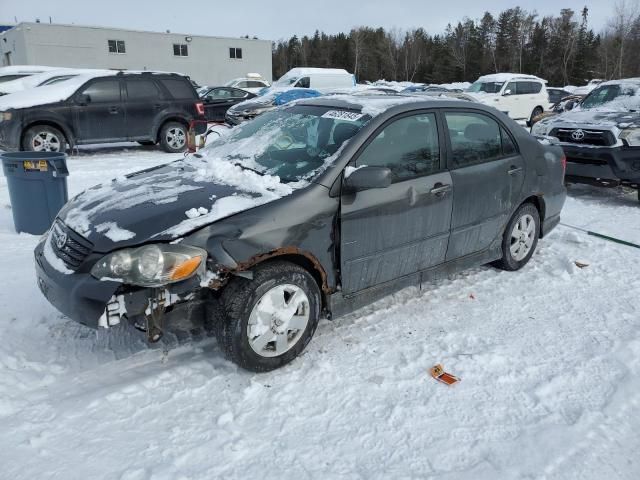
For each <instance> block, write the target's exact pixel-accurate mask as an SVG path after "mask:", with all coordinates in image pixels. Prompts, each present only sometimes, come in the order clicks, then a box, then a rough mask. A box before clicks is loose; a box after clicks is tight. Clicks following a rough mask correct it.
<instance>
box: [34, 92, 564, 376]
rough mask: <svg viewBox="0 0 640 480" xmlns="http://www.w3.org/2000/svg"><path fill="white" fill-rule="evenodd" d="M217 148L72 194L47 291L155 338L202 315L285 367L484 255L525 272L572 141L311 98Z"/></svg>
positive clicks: (439, 105)
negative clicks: (387, 303)
mask: <svg viewBox="0 0 640 480" xmlns="http://www.w3.org/2000/svg"><path fill="white" fill-rule="evenodd" d="M201 153H202V155H200V154H196V155H193V156H190V157H187V158H184V159H180V160H178V161H176V162H174V163H171V164H167V165H163V166H159V167H157V168H154V169H151V170H146V171H142V172H140V173H137V174H132V175H129V176H128V177H127V178H124V179H118V180H116V181H112V182H109V183H106V184H104V185H101V186H96V187H94V188H91V189H89V190H87V191H85V192H84V193H81V194H80V195H78V196H77V197H76V198H74V199H73V200H71V201H70V202H69V203H67V205H66V206H65V207H64V208H63V210H62V211H61V212H60V213H59V215H58V218H57V219H56V221H55V224H54V226H53V228H52V229H51V230H50V232H49V233H48V234H47V235H45V236H44V237H43V238H41V240H40V242H39V244H38V246H37V247H36V249H35V260H36V262H35V263H36V271H37V278H38V284H39V286H40V289H41V291H42V292H43V293H44V295H45V297H46V298H47V299H48V300H49V301H50V302H51V303H52V304H53V305H54V306H55V307H56V308H58V309H59V310H60V311H61V312H62V313H64V314H65V315H67V316H69V317H70V318H72V319H74V320H76V321H79V322H81V323H84V324H86V325H89V326H92V327H99V326H100V327H110V326H113V325H116V324H118V323H120V322H124V321H129V322H132V323H133V324H134V325H137V326H138V327H139V328H142V329H143V330H145V331H146V332H147V337H148V339H149V340H157V339H158V338H159V337H160V336H161V335H162V331H163V329H164V328H165V325H170V324H171V323H172V322H174V321H175V320H176V319H183V320H184V319H185V316H187V315H191V316H190V317H189V318H190V319H191V320H192V321H200V322H207V324H208V325H209V326H210V327H211V328H212V329H213V331H214V332H215V334H216V336H217V338H218V340H219V343H220V347H221V348H222V350H223V351H224V352H225V354H226V355H227V356H228V357H229V358H230V359H231V360H233V361H234V362H236V363H237V364H238V365H240V366H242V367H244V368H247V369H249V370H254V371H268V370H272V369H274V368H278V367H281V366H282V365H285V364H286V363H288V362H290V361H291V360H293V359H294V358H295V357H296V356H297V355H299V354H300V353H301V352H302V350H303V349H304V348H305V346H306V345H307V344H308V343H309V341H310V340H311V337H312V336H313V333H314V332H315V330H316V327H317V325H318V321H319V319H320V318H321V316H327V317H330V318H336V317H338V316H340V315H343V314H345V313H348V312H351V311H354V310H355V309H357V308H359V307H361V306H363V305H367V304H370V303H371V302H373V301H375V300H376V299H378V298H380V297H382V296H384V295H387V294H389V293H391V292H394V291H396V290H399V289H401V288H404V287H407V286H410V285H421V284H425V283H426V282H429V281H431V280H432V279H434V278H436V277H438V276H441V275H449V274H451V273H452V272H455V271H458V270H461V269H464V268H469V267H471V266H478V265H484V264H487V263H490V262H492V263H493V264H494V265H495V266H496V267H498V268H501V269H504V270H518V269H521V268H522V267H523V266H524V265H526V264H527V262H528V261H529V260H530V259H531V257H532V255H533V253H534V251H535V249H536V245H537V242H538V239H539V238H541V237H544V236H546V235H547V234H548V233H549V232H550V231H551V230H552V229H553V228H554V227H555V226H556V225H557V224H558V222H559V221H560V212H561V209H562V206H563V204H564V201H565V195H566V192H565V188H564V185H563V174H564V165H563V154H562V150H561V149H560V148H558V147H554V146H547V145H544V144H542V143H541V142H538V141H537V140H536V139H535V138H534V137H532V136H531V135H529V134H528V133H527V132H526V131H525V130H524V129H523V128H521V127H520V126H518V125H517V124H516V123H515V122H513V121H512V120H510V119H509V118H508V117H507V116H506V115H503V114H500V113H499V112H497V111H496V110H495V109H493V108H489V107H486V106H483V105H480V104H472V103H469V102H461V101H453V100H439V99H428V100H424V101H419V100H416V98H415V97H409V96H380V95H378V96H373V97H370V98H367V97H364V96H359V97H348V96H344V97H337V96H335V97H319V98H314V99H308V100H303V101H300V102H296V103H295V104H292V105H286V106H284V107H281V108H278V109H276V110H273V111H271V112H267V113H265V114H264V115H261V116H260V117H258V118H256V119H255V120H253V121H251V122H246V123H244V124H242V125H241V126H239V127H236V128H234V129H233V130H232V131H231V132H230V133H229V134H228V135H226V136H224V137H222V138H219V139H218V140H216V141H214V142H212V143H211V144H210V145H209V146H208V147H206V148H205V149H204V150H202V151H201ZM151 187H153V189H152V188H151ZM140 192H145V194H144V195H141V194H140ZM168 199H171V201H168ZM125 206H126V208H125ZM199 305H200V306H203V305H204V306H206V307H207V308H208V314H207V315H204V314H203V313H202V310H201V308H199ZM432 314H433V315H436V312H432Z"/></svg>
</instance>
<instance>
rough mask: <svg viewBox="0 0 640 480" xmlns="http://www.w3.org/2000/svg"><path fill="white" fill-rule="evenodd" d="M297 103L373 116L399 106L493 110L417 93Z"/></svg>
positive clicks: (306, 100) (466, 102)
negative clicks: (416, 94)
mask: <svg viewBox="0 0 640 480" xmlns="http://www.w3.org/2000/svg"><path fill="white" fill-rule="evenodd" d="M295 105H309V106H318V107H326V108H336V109H342V110H356V111H359V112H360V113H363V114H365V115H371V116H372V117H375V116H378V115H380V114H383V113H385V112H386V111H388V110H390V109H392V108H394V109H395V107H398V109H397V110H398V111H403V110H404V111H411V110H417V109H422V108H469V107H470V106H472V108H477V109H479V110H485V111H488V112H490V111H492V110H494V109H492V108H491V107H487V106H485V105H482V104H480V103H472V102H469V101H466V100H459V99H455V98H449V97H446V98H443V97H430V96H415V95H402V94H398V95H375V94H372V95H365V94H360V95H357V96H356V95H332V96H323V97H317V98H311V99H305V100H300V101H298V102H296V103H295Z"/></svg>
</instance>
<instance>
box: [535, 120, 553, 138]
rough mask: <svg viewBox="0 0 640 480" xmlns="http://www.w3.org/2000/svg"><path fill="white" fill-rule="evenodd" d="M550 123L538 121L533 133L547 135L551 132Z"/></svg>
mask: <svg viewBox="0 0 640 480" xmlns="http://www.w3.org/2000/svg"><path fill="white" fill-rule="evenodd" d="M549 130H550V128H549V125H548V124H547V123H545V122H543V121H540V122H537V123H535V124H534V125H533V127H532V128H531V133H532V134H533V135H546V134H548V133H549Z"/></svg>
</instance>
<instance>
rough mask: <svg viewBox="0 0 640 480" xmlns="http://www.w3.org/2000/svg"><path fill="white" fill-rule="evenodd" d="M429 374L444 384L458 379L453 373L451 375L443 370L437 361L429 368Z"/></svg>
mask: <svg viewBox="0 0 640 480" xmlns="http://www.w3.org/2000/svg"><path fill="white" fill-rule="evenodd" d="M430 373H431V376H432V377H433V378H435V379H436V380H437V381H439V382H441V383H444V384H445V385H449V386H451V385H453V384H454V383H458V382H459V381H460V379H459V378H458V377H456V376H455V375H451V374H450V373H447V372H445V371H444V368H443V367H442V365H440V364H439V363H438V364H437V365H436V366H434V367H432V368H431V370H430Z"/></svg>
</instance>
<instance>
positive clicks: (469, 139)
mask: <svg viewBox="0 0 640 480" xmlns="http://www.w3.org/2000/svg"><path fill="white" fill-rule="evenodd" d="M444 118H445V120H446V124H447V132H448V134H449V135H448V136H449V138H448V141H449V151H450V152H451V160H450V166H449V167H450V171H451V177H452V180H453V214H452V217H451V239H450V241H449V248H448V250H447V260H454V259H456V258H460V257H464V256H465V255H469V254H472V253H476V252H481V251H483V250H486V249H488V248H489V246H490V245H491V243H492V242H493V240H495V239H496V238H497V237H499V236H501V235H502V229H503V228H504V226H505V225H506V222H507V221H508V219H509V215H510V214H511V211H512V210H513V208H515V206H516V205H515V202H517V201H518V199H519V198H520V194H521V191H522V185H523V183H524V177H525V168H526V164H525V162H524V160H523V158H522V157H521V156H520V154H519V152H518V150H517V147H516V144H515V142H514V141H513V139H512V138H511V136H510V135H509V134H508V133H507V131H506V130H505V129H504V127H502V126H501V125H500V124H499V123H498V121H497V120H496V119H495V118H493V117H491V116H489V115H487V114H485V113H480V112H461V111H446V112H444Z"/></svg>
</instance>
